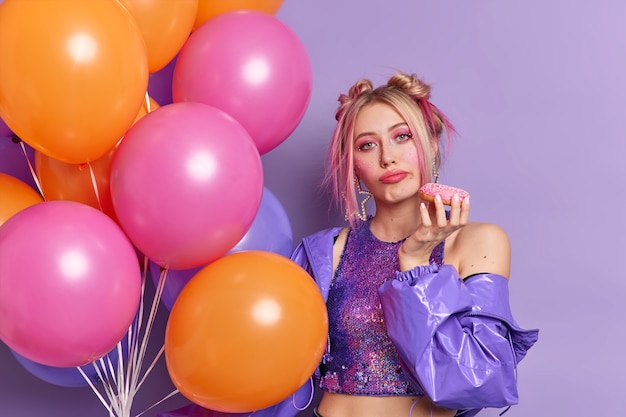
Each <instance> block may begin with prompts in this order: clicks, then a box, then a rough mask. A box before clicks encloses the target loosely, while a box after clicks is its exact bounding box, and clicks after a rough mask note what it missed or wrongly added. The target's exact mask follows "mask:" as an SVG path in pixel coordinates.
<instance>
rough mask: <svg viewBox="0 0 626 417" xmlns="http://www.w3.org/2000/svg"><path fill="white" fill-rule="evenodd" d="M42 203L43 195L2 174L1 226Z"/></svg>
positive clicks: (0, 185) (0, 187)
mask: <svg viewBox="0 0 626 417" xmlns="http://www.w3.org/2000/svg"><path fill="white" fill-rule="evenodd" d="M41 202H43V198H42V197H41V195H39V193H38V192H37V191H35V190H33V189H32V188H31V187H30V186H29V185H28V184H26V183H25V182H23V181H20V180H18V179H17V178H15V177H12V176H11V175H8V174H4V173H2V172H0V226H2V224H3V223H4V222H6V221H7V220H9V217H11V216H13V215H14V214H17V213H18V212H20V211H22V210H24V209H25V208H26V207H30V206H33V205H35V204H37V203H41Z"/></svg>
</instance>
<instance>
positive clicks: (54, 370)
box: [10, 348, 126, 387]
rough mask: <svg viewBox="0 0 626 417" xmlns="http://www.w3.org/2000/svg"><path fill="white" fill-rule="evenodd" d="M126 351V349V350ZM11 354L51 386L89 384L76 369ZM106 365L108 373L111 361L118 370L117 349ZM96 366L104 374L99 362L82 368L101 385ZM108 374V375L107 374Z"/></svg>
mask: <svg viewBox="0 0 626 417" xmlns="http://www.w3.org/2000/svg"><path fill="white" fill-rule="evenodd" d="M124 350H125V349H124ZM124 350H123V352H122V355H123V356H125V354H126V352H125V351H124ZM10 351H11V353H12V354H13V356H14V357H15V359H17V361H18V362H19V364H20V365H22V366H23V367H24V369H26V370H27V371H28V372H30V373H31V374H33V375H34V376H36V377H37V378H39V379H41V380H43V381H46V382H48V383H50V384H54V385H59V386H62V387H84V386H86V385H88V384H87V381H86V380H85V378H84V377H83V376H82V375H81V373H80V372H79V371H78V369H77V368H76V367H70V368H60V367H55V366H48V365H44V364H41V363H38V362H34V361H31V360H30V359H28V358H25V357H24V356H22V355H20V354H19V353H17V352H15V351H14V350H12V349H10ZM103 360H104V364H105V367H106V369H107V373H108V371H109V368H108V364H109V360H110V361H111V363H112V365H113V369H117V361H118V354H117V348H114V349H112V350H111V351H110V352H109V353H108V354H107V355H106V356H105V357H104V358H103ZM94 366H98V368H99V369H100V372H101V373H104V371H103V368H102V365H101V364H100V363H99V361H98V362H93V363H90V364H88V365H83V366H81V367H80V369H82V371H83V372H84V373H85V375H86V376H87V378H89V380H90V381H91V383H92V384H94V385H95V384H100V383H101V382H102V380H101V379H100V377H99V376H98V372H97V371H96V369H95V367H94ZM105 374H106V373H105Z"/></svg>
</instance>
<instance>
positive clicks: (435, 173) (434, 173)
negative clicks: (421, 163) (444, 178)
mask: <svg viewBox="0 0 626 417" xmlns="http://www.w3.org/2000/svg"><path fill="white" fill-rule="evenodd" d="M431 173H432V176H433V178H434V180H433V182H434V183H435V184H437V183H438V182H439V172H438V171H437V164H436V163H435V160H434V159H433V163H432V166H431Z"/></svg>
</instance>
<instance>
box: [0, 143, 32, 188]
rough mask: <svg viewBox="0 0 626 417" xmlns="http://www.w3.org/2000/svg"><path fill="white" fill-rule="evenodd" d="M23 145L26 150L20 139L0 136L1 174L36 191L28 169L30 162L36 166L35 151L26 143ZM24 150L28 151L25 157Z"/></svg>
mask: <svg viewBox="0 0 626 417" xmlns="http://www.w3.org/2000/svg"><path fill="white" fill-rule="evenodd" d="M23 144H24V149H22V146H21V145H20V141H19V139H16V140H13V137H12V136H7V137H3V136H2V135H0V172H3V173H5V174H8V175H10V176H12V177H15V178H17V179H18V180H20V181H22V182H25V183H26V184H28V185H30V186H31V187H33V188H34V189H35V190H36V189H37V188H36V185H35V181H34V180H33V174H32V173H31V172H30V168H29V167H28V161H30V163H31V165H32V166H33V167H34V166H35V151H34V149H33V148H31V147H30V146H29V145H28V144H26V143H25V142H23ZM24 150H26V155H24ZM27 158H28V159H27Z"/></svg>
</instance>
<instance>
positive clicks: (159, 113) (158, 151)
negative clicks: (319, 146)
mask: <svg viewBox="0 0 626 417" xmlns="http://www.w3.org/2000/svg"><path fill="white" fill-rule="evenodd" d="M262 193H263V169H262V165H261V157H260V155H259V152H258V151H257V149H256V147H255V146H254V142H253V141H252V139H251V138H250V135H249V134H248V132H247V131H246V130H245V129H244V128H243V127H242V126H241V125H240V124H239V123H238V122H237V121H236V120H235V119H233V118H232V117H231V116H229V115H228V114H226V113H225V112H223V111H221V110H219V109H217V108H215V107H212V106H209V105H206V104H202V103H173V104H169V105H166V106H162V107H160V108H158V109H157V110H155V111H153V112H151V113H149V114H147V115H146V116H144V117H143V118H142V119H141V120H139V121H138V122H137V123H135V124H134V125H133V127H132V128H131V129H129V131H128V132H127V133H126V135H125V137H124V140H123V141H122V142H121V144H120V145H119V147H118V149H117V151H116V154H115V156H114V158H113V163H112V166H111V198H112V201H113V206H114V208H115V213H116V215H117V217H118V219H119V222H120V224H121V225H122V228H123V229H124V231H125V232H126V233H127V235H128V236H129V238H130V240H131V241H132V242H133V243H134V244H135V246H137V248H138V249H139V250H140V251H141V252H142V253H143V254H144V255H146V256H147V257H148V258H150V259H151V260H153V261H154V262H155V263H157V264H158V265H160V266H162V267H164V268H170V269H189V268H194V267H197V266H201V265H205V264H208V263H209V262H212V261H214V260H215V259H217V258H219V257H221V256H222V255H224V254H225V253H226V252H227V251H228V250H229V249H230V248H232V247H233V246H234V245H235V244H236V243H237V242H238V241H239V240H240V239H241V238H242V236H243V235H244V234H245V233H246V231H247V230H248V228H249V227H250V225H251V224H252V221H253V220H254V217H255V215H256V213H257V211H258V209H259V205H260V201H261V196H262Z"/></svg>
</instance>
